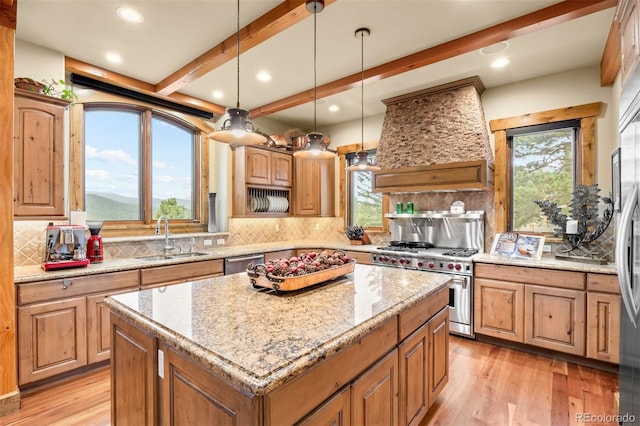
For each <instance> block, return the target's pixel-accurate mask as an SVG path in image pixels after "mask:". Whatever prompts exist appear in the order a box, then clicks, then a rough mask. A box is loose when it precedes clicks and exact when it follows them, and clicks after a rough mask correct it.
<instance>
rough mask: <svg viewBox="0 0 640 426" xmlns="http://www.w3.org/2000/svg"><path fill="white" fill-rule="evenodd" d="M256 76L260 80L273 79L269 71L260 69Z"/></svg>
mask: <svg viewBox="0 0 640 426" xmlns="http://www.w3.org/2000/svg"><path fill="white" fill-rule="evenodd" d="M256 78H257V79H258V80H260V81H269V80H271V74H269V73H268V72H267V71H260V72H259V73H258V74H256Z"/></svg>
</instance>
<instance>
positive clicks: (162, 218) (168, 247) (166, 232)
mask: <svg viewBox="0 0 640 426" xmlns="http://www.w3.org/2000/svg"><path fill="white" fill-rule="evenodd" d="M162 221H164V247H162V250H163V252H164V254H168V253H169V250H173V249H174V248H175V247H174V246H173V244H171V243H170V242H169V219H167V217H166V216H160V217H159V218H158V221H157V222H156V235H160V223H161V222H162Z"/></svg>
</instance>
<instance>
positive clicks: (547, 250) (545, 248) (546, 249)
mask: <svg viewBox="0 0 640 426" xmlns="http://www.w3.org/2000/svg"><path fill="white" fill-rule="evenodd" d="M542 251H543V252H545V253H551V245H550V244H545V245H543V246H542Z"/></svg>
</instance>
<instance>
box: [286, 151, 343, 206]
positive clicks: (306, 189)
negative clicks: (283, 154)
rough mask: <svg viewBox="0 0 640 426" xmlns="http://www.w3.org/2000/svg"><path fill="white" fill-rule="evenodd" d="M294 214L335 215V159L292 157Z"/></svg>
mask: <svg viewBox="0 0 640 426" xmlns="http://www.w3.org/2000/svg"><path fill="white" fill-rule="evenodd" d="M294 173H295V175H294V176H295V177H294V180H293V192H294V200H295V201H294V208H293V214H294V215H296V216H335V202H334V198H335V159H333V158H325V159H310V158H300V157H294Z"/></svg>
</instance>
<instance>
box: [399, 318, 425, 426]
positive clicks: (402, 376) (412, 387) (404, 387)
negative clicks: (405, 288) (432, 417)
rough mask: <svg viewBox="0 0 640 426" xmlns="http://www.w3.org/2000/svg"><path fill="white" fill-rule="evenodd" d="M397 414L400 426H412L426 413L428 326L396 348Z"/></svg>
mask: <svg viewBox="0 0 640 426" xmlns="http://www.w3.org/2000/svg"><path fill="white" fill-rule="evenodd" d="M398 354H399V357H398V358H399V360H400V361H399V362H400V363H399V372H398V378H399V381H398V382H399V393H398V400H399V404H398V405H399V408H398V409H399V413H400V421H399V424H401V425H415V424H418V423H419V422H420V420H422V418H423V417H424V416H425V414H426V413H427V410H428V409H429V377H430V375H431V374H430V373H429V324H428V323H426V324H424V325H423V326H422V327H420V328H419V329H418V330H416V331H415V332H413V334H411V335H410V336H409V337H407V338H406V339H405V340H404V341H403V342H402V343H401V344H400V345H399V346H398Z"/></svg>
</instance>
